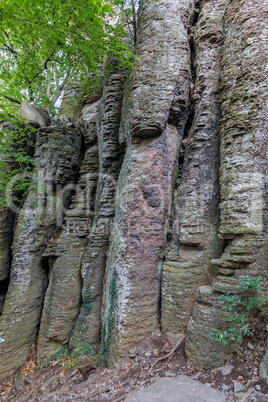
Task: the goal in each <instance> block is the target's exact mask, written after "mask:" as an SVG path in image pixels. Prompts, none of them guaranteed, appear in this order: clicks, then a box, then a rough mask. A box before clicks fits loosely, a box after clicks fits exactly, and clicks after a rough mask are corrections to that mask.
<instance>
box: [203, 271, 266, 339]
mask: <svg viewBox="0 0 268 402" xmlns="http://www.w3.org/2000/svg"><path fill="white" fill-rule="evenodd" d="M262 281H263V279H262V277H261V276H254V277H251V278H250V277H249V276H244V277H241V279H240V285H239V286H237V289H238V290H239V291H240V293H239V294H236V295H231V294H230V292H228V293H225V294H223V295H221V296H220V297H218V299H217V300H218V301H219V302H222V303H223V307H222V309H223V310H224V311H226V312H228V313H229V317H228V318H227V320H228V321H230V322H232V323H234V324H235V325H234V326H231V327H229V328H228V329H227V330H224V331H222V330H219V329H217V328H214V329H213V331H212V333H211V334H210V335H209V337H210V339H213V340H215V341H218V342H220V343H223V344H228V343H229V342H230V341H233V340H240V339H241V338H242V336H243V335H252V331H251V328H250V327H249V318H250V316H251V315H252V313H253V312H254V311H261V314H262V315H264V316H266V317H267V316H268V296H266V295H265V294H264V293H263V290H264V288H263V286H262ZM260 292H261V293H260Z"/></svg>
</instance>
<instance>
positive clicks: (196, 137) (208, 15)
mask: <svg viewBox="0 0 268 402" xmlns="http://www.w3.org/2000/svg"><path fill="white" fill-rule="evenodd" d="M225 6H226V0H217V1H210V0H202V1H201V2H200V14H199V18H198V21H197V24H196V26H195V27H190V28H189V33H190V36H189V39H190V41H191V40H192V36H193V44H192V46H193V48H192V52H193V56H194V63H193V68H194V70H195V82H194V84H195V85H194V90H193V93H192V101H193V108H194V116H193V120H192V122H190V123H191V127H190V131H189V133H188V138H186V139H185V140H184V141H186V140H187V145H186V150H185V157H184V160H183V168H182V177H181V178H179V179H178V181H179V183H178V191H177V194H176V197H175V201H174V213H173V222H172V238H171V241H170V242H169V244H168V247H167V256H166V259H167V261H166V262H165V263H164V267H163V278H162V310H161V324H162V328H163V332H164V333H166V334H167V336H168V337H169V339H170V340H171V341H173V342H175V341H176V340H178V339H179V338H180V336H181V335H183V334H184V333H185V332H186V328H187V324H188V321H189V319H190V316H191V314H192V310H193V304H194V300H195V293H196V290H197V289H198V287H199V286H201V285H202V284H206V283H207V281H208V275H209V271H210V269H211V267H212V266H211V262H210V260H211V258H213V257H217V256H219V253H220V252H221V249H220V248H219V242H218V239H217V229H218V220H219V211H218V203H219V179H218V177H219V153H220V139H219V121H220V105H219V72H220V54H221V41H222V17H223V12H224V9H225ZM193 30H194V33H193V35H192V31H193Z"/></svg>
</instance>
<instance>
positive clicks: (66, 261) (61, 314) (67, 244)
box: [37, 101, 99, 358]
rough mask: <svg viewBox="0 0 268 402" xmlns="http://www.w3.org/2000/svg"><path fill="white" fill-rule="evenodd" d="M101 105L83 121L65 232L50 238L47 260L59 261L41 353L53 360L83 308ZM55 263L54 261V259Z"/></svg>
mask: <svg viewBox="0 0 268 402" xmlns="http://www.w3.org/2000/svg"><path fill="white" fill-rule="evenodd" d="M98 107H99V102H98V101H97V102H94V103H92V104H90V105H86V106H85V108H84V110H83V113H82V120H81V122H80V123H81V124H80V125H81V127H83V132H84V140H85V147H86V152H85V155H84V158H83V162H82V165H81V167H80V170H79V179H78V182H77V184H76V185H75V186H74V187H73V191H75V194H74V195H73V197H72V200H71V204H70V207H69V208H68V210H67V212H66V216H65V219H64V223H63V227H62V231H61V233H60V234H59V235H58V234H57V233H56V236H55V237H53V238H52V239H50V241H49V243H48V245H47V247H46V250H45V253H44V254H43V257H45V258H47V259H50V260H51V259H55V262H54V264H53V267H52V270H51V277H50V281H49V286H48V289H47V292H46V297H45V302H44V308H43V312H42V318H41V325H40V331H39V336H38V345H37V353H38V356H39V357H40V358H49V357H50V356H51V355H53V354H55V353H56V352H57V351H58V350H59V349H60V348H61V347H62V345H64V344H66V343H67V342H68V341H69V337H70V333H71V330H72V328H73V327H74V324H75V321H76V319H77V316H78V314H79V310H80V305H81V292H82V278H81V263H82V258H83V255H84V252H85V249H86V246H87V243H88V235H89V233H90V229H91V224H92V220H93V216H94V201H95V194H96V187H97V181H98V165H99V159H98V145H97V134H96V120H97V114H98ZM52 261H53V260H52Z"/></svg>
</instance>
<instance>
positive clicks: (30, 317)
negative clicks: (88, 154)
mask: <svg viewBox="0 0 268 402" xmlns="http://www.w3.org/2000/svg"><path fill="white" fill-rule="evenodd" d="M80 137H81V135H80V131H79V130H78V129H77V127H76V126H75V125H74V124H72V123H68V124H67V126H66V125H61V124H57V125H55V126H50V127H47V128H43V129H40V136H39V138H38V141H37V145H36V152H35V159H36V164H37V168H38V187H39V188H38V190H40V191H37V193H35V192H32V193H30V194H29V195H28V196H27V199H26V201H25V203H24V207H23V209H22V210H21V212H20V214H19V217H18V222H17V226H16V230H15V237H14V241H13V262H12V267H11V278H10V284H9V288H8V293H7V296H6V300H5V305H4V310H3V314H2V316H1V318H0V338H1V344H0V378H2V377H3V376H4V375H6V374H8V373H9V372H10V371H11V370H14V369H15V367H16V365H19V364H21V363H23V362H24V361H25V360H26V359H27V356H28V353H29V350H30V347H31V345H32V342H33V340H34V337H35V333H36V328H37V326H38V324H39V321H40V314H41V309H42V305H43V299H44V293H45V290H46V287H47V276H48V272H47V267H46V266H44V264H43V260H42V254H43V252H44V249H45V244H46V242H47V241H48V239H49V238H50V237H51V235H52V234H53V231H55V228H56V226H57V220H58V218H61V216H62V204H64V200H65V199H66V196H67V194H66V192H65V195H63V197H62V200H59V201H57V202H56V203H55V199H52V201H51V198H50V196H54V195H58V191H59V190H61V189H62V188H63V187H64V186H65V185H67V184H68V183H70V182H71V181H73V179H74V175H75V171H76V169H77V166H78V164H79V155H80ZM57 190H58V191H57ZM57 207H58V208H57Z"/></svg>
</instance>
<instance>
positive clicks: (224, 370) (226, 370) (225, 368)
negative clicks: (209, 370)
mask: <svg viewBox="0 0 268 402" xmlns="http://www.w3.org/2000/svg"><path fill="white" fill-rule="evenodd" d="M233 368H234V366H232V365H231V364H230V365H228V366H222V367H218V368H217V370H218V371H221V373H222V375H228V374H231V372H232V370H233Z"/></svg>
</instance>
